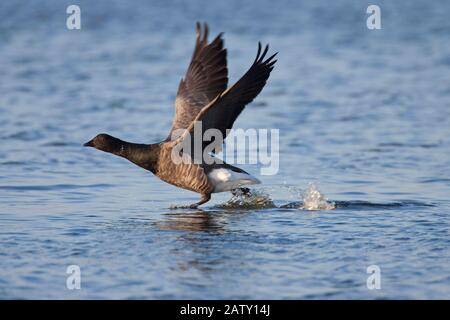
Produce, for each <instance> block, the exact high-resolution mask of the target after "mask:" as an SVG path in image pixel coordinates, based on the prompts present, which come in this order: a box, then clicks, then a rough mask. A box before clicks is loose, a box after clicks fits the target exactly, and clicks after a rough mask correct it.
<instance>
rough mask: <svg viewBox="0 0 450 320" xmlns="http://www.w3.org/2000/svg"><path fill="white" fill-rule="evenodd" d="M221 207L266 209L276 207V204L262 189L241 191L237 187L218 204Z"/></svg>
mask: <svg viewBox="0 0 450 320" xmlns="http://www.w3.org/2000/svg"><path fill="white" fill-rule="evenodd" d="M219 207H221V208H226V209H234V208H240V209H242V208H243V209H267V208H276V207H277V206H276V205H275V203H274V202H273V201H272V199H271V198H270V195H269V194H267V193H265V192H264V191H262V190H251V192H249V193H247V192H243V191H241V190H240V189H237V190H235V191H234V193H233V197H232V198H231V199H230V200H228V201H227V202H225V203H224V204H221V205H219Z"/></svg>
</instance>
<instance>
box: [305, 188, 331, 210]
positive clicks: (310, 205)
mask: <svg viewBox="0 0 450 320" xmlns="http://www.w3.org/2000/svg"><path fill="white" fill-rule="evenodd" d="M302 198H303V204H302V205H301V206H300V208H301V209H304V210H333V209H335V208H336V205H335V203H334V202H331V201H328V199H327V198H325V196H324V195H323V194H322V193H321V192H320V191H319V189H318V188H317V186H316V185H315V184H314V183H309V184H308V188H306V190H305V191H303V193H302Z"/></svg>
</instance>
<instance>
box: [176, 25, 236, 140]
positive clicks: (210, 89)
mask: <svg viewBox="0 0 450 320" xmlns="http://www.w3.org/2000/svg"><path fill="white" fill-rule="evenodd" d="M227 84H228V69H227V51H226V49H225V48H224V47H223V40H222V33H220V34H219V35H218V36H217V37H216V38H215V39H214V40H213V41H212V42H211V43H209V44H208V25H207V24H206V23H205V24H203V28H202V26H201V25H200V23H197V42H196V45H195V49H194V53H193V55H192V60H191V63H190V65H189V68H188V70H187V72H186V76H185V78H184V79H182V80H181V82H180V85H179V87H178V93H177V97H176V100H175V117H174V119H173V123H172V129H171V130H170V135H169V139H170V137H171V135H172V133H173V131H174V130H177V129H186V128H187V127H188V126H189V125H190V123H191V122H192V121H193V120H194V119H195V117H196V116H197V114H198V113H199V112H200V110H201V109H202V108H203V107H205V106H206V105H208V103H209V102H210V101H211V100H213V99H214V98H215V97H216V96H218V95H219V94H220V93H222V92H223V91H225V90H226V88H227Z"/></svg>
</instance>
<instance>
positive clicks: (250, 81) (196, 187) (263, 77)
mask: <svg viewBox="0 0 450 320" xmlns="http://www.w3.org/2000/svg"><path fill="white" fill-rule="evenodd" d="M196 31H197V40H196V45H195V49H194V53H193V56H192V60H191V62H190V65H189V68H188V70H187V72H186V76H185V78H184V79H182V80H181V82H180V85H179V87H178V93H177V96H176V100H175V116H174V119H173V123H172V129H171V130H170V134H169V136H168V137H167V138H166V139H165V140H163V141H161V142H158V143H153V144H137V143H130V142H126V141H123V140H120V139H118V138H115V137H112V136H110V135H107V134H99V135H97V136H96V137H95V138H93V139H92V140H90V141H89V142H87V143H85V144H84V146H86V147H94V148H96V149H98V150H101V151H104V152H109V153H112V154H115V155H117V156H121V157H123V158H126V159H128V160H129V161H131V162H133V163H134V164H136V165H138V166H140V167H142V168H144V169H146V170H149V171H151V172H152V173H153V174H155V175H156V176H157V177H159V178H160V179H161V180H163V181H165V182H168V183H170V184H172V185H175V186H177V187H181V188H184V189H188V190H191V191H194V192H198V193H200V194H201V197H202V198H201V200H200V201H199V202H197V203H194V204H191V205H189V206H187V207H189V208H196V207H198V206H199V205H201V204H204V203H205V202H207V201H209V200H210V199H211V193H215V192H223V191H232V192H233V191H235V190H236V189H238V188H240V187H241V186H242V185H248V184H256V183H260V181H259V180H258V179H256V178H255V177H253V176H251V175H250V174H248V173H247V172H245V171H244V170H242V169H239V168H236V167H234V166H231V165H229V164H226V163H224V162H221V163H212V164H211V162H208V163H207V162H206V161H203V160H201V161H187V162H186V161H181V162H175V161H173V158H172V157H171V155H172V151H173V150H174V148H175V147H177V146H178V147H179V145H180V144H182V143H184V142H186V141H187V140H189V139H193V138H192V136H194V127H196V124H198V123H201V124H202V126H201V130H202V134H203V132H205V131H206V130H208V129H211V128H213V129H217V130H219V131H220V133H221V134H222V135H223V137H226V135H227V134H228V131H227V129H231V128H232V126H233V123H234V121H235V120H236V118H237V117H238V116H239V114H240V113H241V111H242V110H243V109H244V107H245V106H246V105H247V104H248V103H250V102H252V101H253V99H254V98H255V97H256V96H257V95H258V94H259V93H260V92H261V90H262V88H263V87H264V85H265V84H266V81H267V79H268V78H269V75H270V72H271V71H272V69H273V67H274V64H275V62H276V61H277V60H273V58H274V57H275V55H276V53H275V54H274V55H272V56H270V57H269V58H267V59H265V56H266V54H267V51H268V49H269V47H268V45H267V46H266V47H265V49H264V51H263V52H261V51H262V50H261V43H259V44H258V53H257V55H256V59H255V61H254V63H253V64H252V66H251V67H250V69H249V70H248V71H247V72H246V73H245V74H244V75H243V76H242V78H241V79H239V81H238V82H236V83H235V84H234V85H233V86H231V87H229V88H228V89H227V83H228V69H227V50H226V49H225V48H224V46H223V40H222V33H220V34H219V35H218V36H217V37H216V38H215V39H214V40H213V41H212V42H210V43H208V25H207V24H206V23H205V24H203V26H201V25H200V24H199V23H197V28H196ZM179 129H181V131H182V133H181V134H178V135H174V134H173V133H174V132H175V131H178V132H179V131H180V130H179ZM192 142H193V143H195V141H192ZM201 149H202V150H204V149H205V145H204V143H203V142H202V147H201ZM183 152H184V151H183ZM186 154H187V155H188V156H189V157H190V158H194V157H193V155H191V154H190V153H189V152H186ZM211 156H212V157H213V155H211ZM242 189H243V191H244V192H245V191H248V189H246V188H242Z"/></svg>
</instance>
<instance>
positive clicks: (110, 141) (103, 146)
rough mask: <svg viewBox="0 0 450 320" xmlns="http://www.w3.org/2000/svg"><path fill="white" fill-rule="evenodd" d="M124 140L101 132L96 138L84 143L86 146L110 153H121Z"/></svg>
mask: <svg viewBox="0 0 450 320" xmlns="http://www.w3.org/2000/svg"><path fill="white" fill-rule="evenodd" d="M123 144H124V142H123V141H122V140H120V139H117V138H115V137H113V136H110V135H109V134H106V133H100V134H99V135H97V136H96V137H95V138H94V139H92V140H90V141H88V142H86V143H85V144H83V146H85V147H92V148H95V149H98V150H102V151H105V152H110V153H116V154H117V153H120V152H121V149H123Z"/></svg>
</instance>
